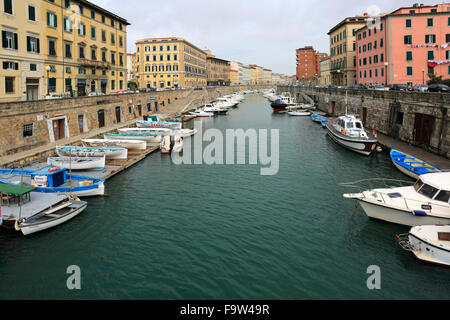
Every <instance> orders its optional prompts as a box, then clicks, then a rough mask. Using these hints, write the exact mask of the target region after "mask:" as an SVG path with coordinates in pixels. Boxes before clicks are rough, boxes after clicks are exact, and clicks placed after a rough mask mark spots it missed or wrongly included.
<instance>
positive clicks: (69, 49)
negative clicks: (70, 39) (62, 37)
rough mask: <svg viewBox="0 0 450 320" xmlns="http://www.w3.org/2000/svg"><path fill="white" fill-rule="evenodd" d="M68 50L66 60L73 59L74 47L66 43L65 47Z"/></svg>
mask: <svg viewBox="0 0 450 320" xmlns="http://www.w3.org/2000/svg"><path fill="white" fill-rule="evenodd" d="M65 48H66V58H69V59H70V58H72V47H71V45H70V44H69V43H66V45H65Z"/></svg>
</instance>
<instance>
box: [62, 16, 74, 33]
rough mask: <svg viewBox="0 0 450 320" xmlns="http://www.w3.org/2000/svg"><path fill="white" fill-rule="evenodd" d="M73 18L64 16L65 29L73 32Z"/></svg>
mask: <svg viewBox="0 0 450 320" xmlns="http://www.w3.org/2000/svg"><path fill="white" fill-rule="evenodd" d="M72 30H73V27H72V19H70V18H67V17H64V31H66V32H72Z"/></svg>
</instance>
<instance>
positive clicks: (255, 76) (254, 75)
mask: <svg viewBox="0 0 450 320" xmlns="http://www.w3.org/2000/svg"><path fill="white" fill-rule="evenodd" d="M249 67H250V83H251V84H262V83H263V80H264V70H263V68H261V67H260V66H257V65H255V64H250V65H249Z"/></svg>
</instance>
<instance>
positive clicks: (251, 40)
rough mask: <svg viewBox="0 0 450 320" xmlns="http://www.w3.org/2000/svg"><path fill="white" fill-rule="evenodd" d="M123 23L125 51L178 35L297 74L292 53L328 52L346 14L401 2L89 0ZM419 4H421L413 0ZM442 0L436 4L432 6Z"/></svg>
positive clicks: (401, 1) (233, 58) (386, 9)
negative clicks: (335, 29)
mask: <svg viewBox="0 0 450 320" xmlns="http://www.w3.org/2000/svg"><path fill="white" fill-rule="evenodd" d="M91 2H93V3H95V4H97V5H99V6H101V7H103V8H105V9H107V10H109V11H111V12H113V13H115V14H117V15H119V16H121V17H123V18H125V19H127V20H128V21H129V22H130V23H131V26H129V28H128V52H135V50H136V49H135V42H136V40H138V39H143V38H154V37H155V38H156V37H168V36H174V37H182V38H185V39H186V40H188V41H190V42H191V43H193V44H194V45H196V46H198V47H199V48H200V49H206V48H208V49H210V50H211V51H212V53H213V54H214V55H215V56H216V57H219V58H222V59H225V60H231V61H239V62H242V63H244V64H257V65H260V66H263V67H266V68H269V69H271V70H272V71H273V72H276V73H284V74H287V75H294V74H295V65H296V61H295V60H296V57H295V49H297V48H300V47H304V46H307V45H312V46H313V47H314V48H315V49H316V50H320V51H322V52H326V53H329V51H330V48H329V38H328V36H327V32H328V31H329V30H330V29H331V28H332V27H333V26H335V25H336V24H338V23H339V22H341V21H342V20H343V19H345V18H346V17H349V16H354V15H361V14H363V13H364V12H368V11H369V13H372V12H374V13H375V11H376V10H377V9H376V8H379V10H381V12H392V11H394V10H395V9H397V8H399V7H402V6H409V5H412V4H413V3H415V2H414V1H405V0H396V1H392V0H377V1H375V0H345V1H342V0H340V1H333V0H228V1H218V0H162V1H153V0H151V1H148V0H126V1H124V0H91ZM417 2H419V1H417ZM439 2H441V1H437V0H436V1H435V2H433V3H426V2H425V4H430V5H431V4H436V3H439Z"/></svg>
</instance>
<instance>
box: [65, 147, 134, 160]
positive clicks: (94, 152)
mask: <svg viewBox="0 0 450 320" xmlns="http://www.w3.org/2000/svg"><path fill="white" fill-rule="evenodd" d="M56 153H57V154H58V156H60V157H72V156H73V157H103V156H106V159H110V160H126V159H127V158H128V149H125V148H88V147H75V146H65V147H56Z"/></svg>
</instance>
